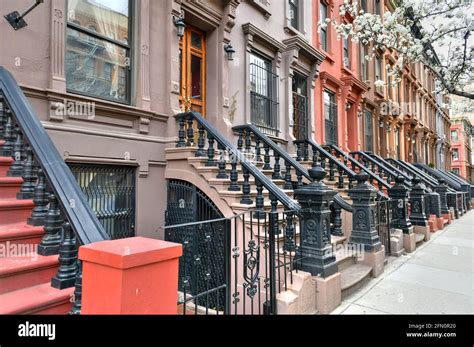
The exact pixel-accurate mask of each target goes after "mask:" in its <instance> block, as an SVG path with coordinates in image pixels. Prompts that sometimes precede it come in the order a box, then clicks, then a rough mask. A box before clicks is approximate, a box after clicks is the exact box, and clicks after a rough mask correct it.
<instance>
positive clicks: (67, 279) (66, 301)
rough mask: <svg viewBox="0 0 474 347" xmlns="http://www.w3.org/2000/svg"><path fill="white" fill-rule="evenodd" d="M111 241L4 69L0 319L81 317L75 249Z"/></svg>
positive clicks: (0, 94) (0, 74)
mask: <svg viewBox="0 0 474 347" xmlns="http://www.w3.org/2000/svg"><path fill="white" fill-rule="evenodd" d="M107 239H110V237H109V236H108V235H107V233H106V232H105V230H104V228H103V226H102V225H101V224H100V222H99V220H98V219H97V217H96V215H95V214H94V212H93V211H92V209H91V208H90V206H89V204H88V202H87V201H86V198H85V196H84V194H83V193H82V191H81V188H80V187H79V185H78V184H77V181H76V179H75V178H74V176H73V175H72V173H71V171H70V169H69V168H68V166H67V165H66V164H65V163H64V161H63V159H62V157H61V155H60V154H59V152H58V151H57V149H56V147H55V145H54V143H53V142H52V140H51V138H50V137H49V135H48V134H47V132H46V130H45V129H44V127H43V126H42V124H41V122H40V121H39V119H38V117H37V116H36V115H35V114H34V112H33V109H32V107H31V105H30V104H29V102H28V100H27V99H26V97H25V95H24V93H23V92H22V90H21V88H20V87H19V85H18V84H17V82H16V81H15V79H14V78H13V76H12V75H11V74H10V73H9V72H8V71H7V70H5V69H4V68H3V67H1V66H0V314H36V313H41V314H65V313H68V312H72V313H79V311H80V308H81V293H82V290H81V283H82V280H81V278H82V275H81V267H80V263H79V261H78V260H77V252H78V246H79V245H81V244H88V243H92V242H96V241H103V240H107ZM73 294H74V295H73Z"/></svg>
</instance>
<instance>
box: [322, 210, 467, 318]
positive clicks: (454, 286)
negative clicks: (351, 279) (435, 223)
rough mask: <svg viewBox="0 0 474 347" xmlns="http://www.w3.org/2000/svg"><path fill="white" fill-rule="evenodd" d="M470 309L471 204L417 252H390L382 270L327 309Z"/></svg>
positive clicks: (396, 311)
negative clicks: (355, 290) (396, 256)
mask: <svg viewBox="0 0 474 347" xmlns="http://www.w3.org/2000/svg"><path fill="white" fill-rule="evenodd" d="M418 313H425V314H442V313H450V314H457V313H458V314H474V210H471V211H469V212H468V213H467V214H465V215H464V216H462V217H461V218H460V219H457V220H454V221H453V222H452V224H451V225H449V226H447V227H446V228H444V229H443V230H441V231H437V232H436V233H432V234H431V240H430V241H428V242H425V243H424V244H423V245H421V246H420V247H418V248H417V249H416V251H415V252H413V253H411V254H405V255H403V256H401V257H398V258H390V259H389V263H388V264H387V265H386V266H385V270H384V273H383V274H382V275H381V276H379V277H378V278H372V279H371V280H370V282H369V283H368V284H367V285H365V286H364V287H363V288H362V289H361V290H359V291H357V292H355V293H353V294H352V295H350V296H349V297H347V298H346V299H344V300H343V302H342V304H341V305H340V306H339V307H338V308H337V309H335V310H334V311H333V312H332V313H331V314H418Z"/></svg>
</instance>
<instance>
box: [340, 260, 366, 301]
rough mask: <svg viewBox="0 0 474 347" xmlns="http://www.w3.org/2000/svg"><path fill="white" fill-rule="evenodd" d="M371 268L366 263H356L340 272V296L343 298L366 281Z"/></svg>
mask: <svg viewBox="0 0 474 347" xmlns="http://www.w3.org/2000/svg"><path fill="white" fill-rule="evenodd" d="M371 271H372V268H371V267H370V266H368V265H365V264H361V263H357V264H354V265H352V266H349V267H347V268H346V269H344V270H342V271H340V272H341V290H342V297H343V298H345V297H347V296H349V295H350V294H352V293H354V292H355V291H356V290H358V289H360V288H362V286H363V285H364V284H365V283H366V282H368V280H369V278H370V273H371Z"/></svg>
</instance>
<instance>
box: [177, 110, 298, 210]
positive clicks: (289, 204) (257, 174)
mask: <svg viewBox="0 0 474 347" xmlns="http://www.w3.org/2000/svg"><path fill="white" fill-rule="evenodd" d="M174 117H175V118H176V119H177V120H179V119H181V118H185V119H186V118H189V117H192V118H193V119H194V120H195V121H196V122H198V123H199V124H200V125H201V126H202V127H203V128H204V129H205V130H206V131H207V132H208V134H211V136H212V137H213V138H214V139H215V140H216V141H217V142H218V143H219V144H220V145H221V146H223V147H224V148H225V149H226V150H227V151H229V152H230V153H231V155H234V156H235V157H236V158H239V161H240V165H241V166H242V167H243V168H245V169H246V170H247V171H248V172H249V173H250V175H251V176H253V177H254V178H255V179H256V180H258V181H259V182H260V183H261V184H262V186H264V187H265V188H266V189H267V190H268V191H269V192H270V194H272V195H273V196H274V197H275V198H276V199H277V200H278V201H280V202H281V203H282V204H283V205H284V206H285V207H286V208H288V209H290V210H293V211H297V212H299V211H300V210H301V207H300V205H299V204H298V203H296V202H295V201H294V200H293V199H291V198H290V197H289V196H288V195H287V194H286V193H285V192H283V191H282V190H281V189H280V188H279V187H278V186H277V185H276V184H275V183H273V182H272V181H271V180H270V179H269V178H268V177H267V176H265V174H264V173H262V172H261V171H260V170H259V169H258V168H257V167H256V166H255V165H254V164H252V163H251V162H250V161H249V160H248V159H247V158H245V156H244V155H242V153H241V152H240V151H239V150H238V149H237V147H235V146H234V145H233V144H232V143H230V141H228V140H227V139H226V138H225V137H224V136H222V135H221V133H220V132H219V131H217V129H216V128H215V127H214V126H213V125H212V124H211V123H209V122H208V121H207V120H206V119H205V118H204V117H203V116H202V115H201V114H200V113H199V112H196V111H189V112H183V113H178V114H176V115H175V116H174Z"/></svg>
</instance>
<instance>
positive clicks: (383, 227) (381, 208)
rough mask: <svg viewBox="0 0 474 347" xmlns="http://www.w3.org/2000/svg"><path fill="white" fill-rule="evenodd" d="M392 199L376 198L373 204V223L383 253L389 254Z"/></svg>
mask: <svg viewBox="0 0 474 347" xmlns="http://www.w3.org/2000/svg"><path fill="white" fill-rule="evenodd" d="M391 206H392V200H391V199H384V200H377V201H376V204H375V223H376V229H377V232H378V235H379V239H380V242H381V243H382V245H384V247H385V254H387V255H390V253H391V248H390V221H391V220H392V208H391Z"/></svg>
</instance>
